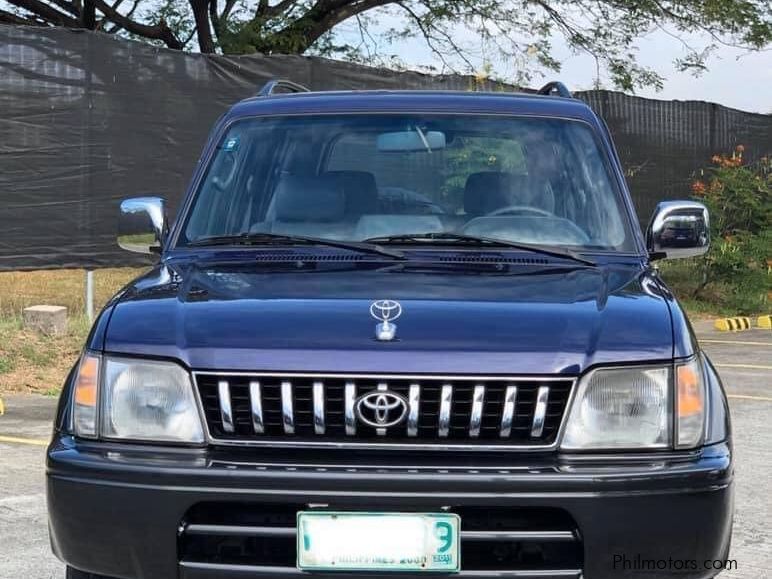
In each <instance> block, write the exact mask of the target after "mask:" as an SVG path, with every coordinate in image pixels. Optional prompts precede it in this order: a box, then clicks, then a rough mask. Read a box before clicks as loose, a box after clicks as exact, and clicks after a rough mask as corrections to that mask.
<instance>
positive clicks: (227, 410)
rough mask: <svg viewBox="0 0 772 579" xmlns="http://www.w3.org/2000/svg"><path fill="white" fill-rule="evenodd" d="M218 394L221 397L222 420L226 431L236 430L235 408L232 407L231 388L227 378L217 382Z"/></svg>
mask: <svg viewBox="0 0 772 579" xmlns="http://www.w3.org/2000/svg"><path fill="white" fill-rule="evenodd" d="M217 395H218V396H219V398H220V420H222V428H223V430H224V431H225V432H235V431H236V428H235V426H234V424H233V409H232V408H231V389H230V384H228V381H227V380H220V381H219V382H218V383H217Z"/></svg>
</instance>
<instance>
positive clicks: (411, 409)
mask: <svg viewBox="0 0 772 579" xmlns="http://www.w3.org/2000/svg"><path fill="white" fill-rule="evenodd" d="M420 412H421V385H420V384H417V383H415V382H414V383H413V384H411V385H410V390H409V392H408V413H407V435H408V436H410V437H411V438H415V437H416V436H418V417H419V414H420Z"/></svg>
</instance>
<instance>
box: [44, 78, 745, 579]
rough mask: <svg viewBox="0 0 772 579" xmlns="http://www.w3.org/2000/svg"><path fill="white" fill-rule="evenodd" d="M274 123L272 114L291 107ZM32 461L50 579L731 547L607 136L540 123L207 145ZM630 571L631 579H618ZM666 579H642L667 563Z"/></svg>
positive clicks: (534, 572)
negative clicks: (44, 491) (42, 487)
mask: <svg viewBox="0 0 772 579" xmlns="http://www.w3.org/2000/svg"><path fill="white" fill-rule="evenodd" d="M287 90H289V91H293V92H291V93H290V94H287V93H286V92H285V91H287ZM121 209H122V215H121V221H120V231H119V237H118V241H119V243H120V244H121V245H122V246H123V247H124V248H126V249H128V250H131V251H138V252H143V253H149V254H155V256H156V262H157V263H156V265H155V266H154V267H153V268H152V269H151V270H150V271H148V272H147V273H146V274H145V275H143V276H141V277H140V278H138V279H137V280H135V281H134V282H132V283H131V284H129V285H128V286H127V287H126V288H124V289H123V290H122V291H121V292H120V293H118V295H116V296H115V297H114V298H113V299H112V300H111V301H110V302H109V303H108V304H107V305H106V307H105V308H104V310H103V311H102V312H101V314H100V316H99V318H98V319H97V321H96V322H95V324H94V326H93V329H92V331H91V334H90V336H89V337H88V340H87V343H86V346H85V349H84V350H83V353H82V356H81V357H80V360H79V361H78V363H77V364H76V366H75V367H74V368H73V370H72V372H71V373H70V375H69V377H68V378H67V380H66V383H65V386H64V390H63V393H62V396H61V403H60V408H59V412H58V417H57V419H56V425H55V432H54V436H53V441H52V443H51V445H50V448H49V449H48V469H47V481H48V482H47V484H48V507H49V515H50V530H51V542H52V545H53V549H54V551H55V553H56V554H57V556H58V557H60V558H61V559H62V560H63V561H64V562H65V563H66V564H67V565H68V577H70V578H73V579H77V578H80V579H83V578H103V579H104V578H122V579H172V578H176V577H178V578H181V579H204V578H210V579H226V578H227V579H235V578H246V577H250V578H259V577H272V578H275V577H301V576H309V577H321V576H324V577H329V578H345V577H372V576H377V575H378V574H381V575H382V574H383V572H390V574H389V576H392V575H393V576H394V577H395V578H396V577H399V578H402V577H418V576H430V575H432V574H435V575H437V574H440V575H452V574H456V575H458V576H460V577H464V578H484V577H499V578H506V577H510V578H513V577H518V578H523V579H529V578H531V579H533V578H536V577H562V578H566V577H571V578H579V577H584V578H585V579H606V578H616V577H636V578H640V579H645V578H653V577H657V578H658V579H661V578H663V577H679V578H683V579H702V578H707V577H712V576H713V575H715V574H716V573H717V571H716V570H715V569H714V567H713V566H710V568H706V566H705V565H703V561H707V560H723V559H725V558H726V556H727V554H728V549H729V542H730V536H731V527H732V511H733V504H732V496H733V494H732V476H733V465H732V449H731V440H730V430H729V418H728V413H727V404H726V399H725V395H724V393H723V390H722V386H721V384H720V381H719V378H718V376H717V374H716V371H715V369H714V367H713V366H712V365H711V363H710V361H709V360H708V358H707V357H706V355H705V353H704V352H703V351H702V350H701V349H700V347H699V345H698V343H697V341H696V340H695V337H694V333H693V332H692V329H691V327H690V325H689V322H688V321H687V319H686V316H685V314H684V312H683V310H682V308H681V307H680V306H679V304H678V302H677V301H676V300H675V299H674V297H673V295H672V294H671V293H670V291H669V290H668V288H667V287H666V285H665V284H664V283H663V281H662V279H661V278H660V277H659V275H658V273H657V270H656V267H655V266H654V265H653V262H655V260H657V259H662V258H673V257H684V256H690V255H698V254H700V253H702V252H704V251H705V250H706V249H707V247H708V243H709V224H708V214H707V211H706V210H705V208H704V207H703V206H702V205H700V204H698V203H694V202H690V201H685V202H674V201H670V202H664V203H661V204H660V205H659V206H658V207H657V209H656V211H655V213H654V215H653V217H652V220H651V223H650V225H649V227H648V230H647V231H646V234H645V235H644V234H642V232H641V230H640V228H639V226H638V219H637V217H636V215H635V212H634V209H633V205H632V202H631V199H630V194H629V192H628V190H627V187H626V184H625V180H624V175H623V170H622V167H621V166H620V161H619V158H618V157H617V155H616V153H615V150H614V147H613V145H612V142H611V139H610V137H609V133H608V131H607V129H606V127H605V125H604V123H603V122H602V121H601V120H600V119H599V118H598V117H597V116H596V115H595V114H594V113H593V112H592V110H591V109H590V108H589V107H588V106H587V105H585V104H584V103H582V102H581V101H579V100H576V99H573V98H571V95H570V93H568V91H567V90H566V89H565V87H563V86H562V85H560V84H559V83H551V84H550V85H548V86H547V87H545V89H543V90H542V91H540V94H521V95H514V94H501V93H497V94H482V93H451V92H430V91H424V92H386V91H372V92H335V93H333V92H329V93H314V92H304V91H303V89H302V87H299V86H297V85H294V84H292V83H288V82H285V81H278V82H272V83H269V85H268V86H267V87H266V88H265V89H264V91H263V92H262V93H261V94H260V95H259V96H257V97H255V98H250V99H247V100H245V101H242V102H240V103H238V104H236V105H235V106H233V107H232V108H231V109H230V111H229V112H228V113H227V114H225V115H224V116H223V117H222V118H221V119H220V120H219V122H218V123H217V125H216V126H215V128H214V130H213V132H212V134H211V137H210V139H209V142H208V144H207V145H206V147H205V149H204V152H203V154H202V156H201V159H200V161H199V163H198V165H197V167H196V170H195V174H194V176H193V179H192V182H191V184H190V188H189V191H188V193H187V195H186V197H185V198H184V201H183V202H182V204H181V207H180V208H179V211H178V214H177V218H176V220H175V221H174V222H173V223H170V222H167V217H166V213H165V207H164V202H163V201H162V200H161V199H158V198H149V197H144V198H135V199H130V200H127V201H125V202H124V203H123V204H122V208H121ZM625 561H627V562H628V563H629V562H631V561H635V562H639V561H644V562H645V561H651V562H655V563H654V564H652V565H643V566H642V565H635V566H633V565H630V564H625ZM663 561H664V562H665V563H666V564H661V562H663Z"/></svg>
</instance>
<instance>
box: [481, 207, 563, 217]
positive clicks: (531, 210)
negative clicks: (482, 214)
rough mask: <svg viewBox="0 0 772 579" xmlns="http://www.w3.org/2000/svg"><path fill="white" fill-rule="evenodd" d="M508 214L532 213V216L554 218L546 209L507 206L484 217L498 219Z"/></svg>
mask: <svg viewBox="0 0 772 579" xmlns="http://www.w3.org/2000/svg"><path fill="white" fill-rule="evenodd" d="M510 213H533V214H534V215H540V216H542V217H556V215H555V214H554V213H551V212H549V211H547V210H546V209H539V208H538V207H531V206H530V205H507V206H506V207H500V208H499V209H496V210H495V211H491V212H490V213H488V214H487V215H486V217H499V216H501V215H509V214H510Z"/></svg>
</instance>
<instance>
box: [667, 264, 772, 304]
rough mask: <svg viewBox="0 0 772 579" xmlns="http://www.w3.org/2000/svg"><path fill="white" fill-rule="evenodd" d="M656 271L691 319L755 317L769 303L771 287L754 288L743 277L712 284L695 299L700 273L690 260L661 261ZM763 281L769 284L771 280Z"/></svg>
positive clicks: (769, 277)
mask: <svg viewBox="0 0 772 579" xmlns="http://www.w3.org/2000/svg"><path fill="white" fill-rule="evenodd" d="M659 268H660V273H661V275H662V279H664V280H665V282H666V283H667V285H668V287H669V288H670V289H671V291H672V292H673V293H674V294H675V295H676V296H677V297H678V299H679V301H680V302H681V305H682V306H683V307H684V308H686V310H687V312H688V313H689V315H690V316H691V317H707V316H712V317H722V316H738V315H749V316H755V315H757V314H764V313H767V312H766V310H767V308H768V306H769V304H770V303H772V291H770V290H772V287H769V284H768V285H767V287H756V286H755V285H754V284H751V283H748V278H747V277H738V279H737V282H736V283H734V284H729V283H726V282H723V281H714V282H712V283H710V284H709V285H707V286H706V287H704V288H702V289H701V290H700V292H699V297H696V296H695V291H696V290H697V288H698V287H699V286H700V281H701V279H702V270H701V269H700V268H698V267H696V264H695V262H694V261H693V260H673V261H663V262H661V263H660V264H659ZM767 279H768V280H770V281H772V276H767Z"/></svg>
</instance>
